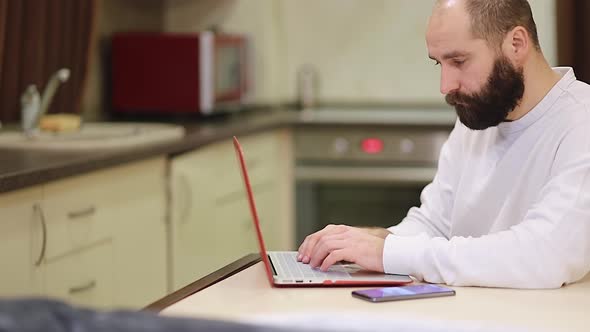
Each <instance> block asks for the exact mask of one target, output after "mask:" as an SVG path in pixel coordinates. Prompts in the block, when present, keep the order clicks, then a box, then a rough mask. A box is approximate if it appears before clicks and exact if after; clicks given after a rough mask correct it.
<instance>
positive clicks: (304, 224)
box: [296, 166, 436, 243]
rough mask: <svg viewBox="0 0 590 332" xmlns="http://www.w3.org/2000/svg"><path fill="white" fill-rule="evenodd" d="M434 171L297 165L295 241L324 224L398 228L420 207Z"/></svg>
mask: <svg viewBox="0 0 590 332" xmlns="http://www.w3.org/2000/svg"><path fill="white" fill-rule="evenodd" d="M435 172H436V168H434V167H358V166H337V167H334V166H299V167H297V169H296V179H297V182H296V214H297V243H301V242H302V241H303V240H304V239H305V236H307V235H309V234H311V233H313V232H315V231H318V230H320V229H322V228H324V227H325V226H326V225H328V224H346V225H351V226H361V227H362V226H378V227H390V226H393V225H396V224H398V223H399V222H400V221H401V220H402V219H403V218H404V217H405V216H406V214H407V212H408V210H409V209H410V208H411V207H413V206H419V205H420V193H421V192H422V189H424V187H425V186H426V185H427V184H428V183H430V181H431V180H432V179H433V177H434V174H435Z"/></svg>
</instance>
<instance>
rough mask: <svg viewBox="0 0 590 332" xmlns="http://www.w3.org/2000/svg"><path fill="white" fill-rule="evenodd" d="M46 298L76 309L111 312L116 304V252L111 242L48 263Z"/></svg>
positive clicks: (46, 268) (46, 266)
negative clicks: (107, 309) (63, 301)
mask: <svg viewBox="0 0 590 332" xmlns="http://www.w3.org/2000/svg"><path fill="white" fill-rule="evenodd" d="M40 269H41V270H42V273H43V274H44V276H45V282H44V288H45V294H46V295H47V296H50V297H55V298H59V299H63V300H65V301H68V302H70V303H72V304H74V305H81V306H90V307H99V308H112V307H113V304H114V300H113V299H114V292H113V289H114V284H113V278H114V277H113V276H114V264H113V248H112V243H111V242H110V241H106V242H103V243H99V244H97V245H95V246H93V247H90V248H87V249H85V250H81V251H77V252H73V253H69V254H68V255H65V256H62V257H60V258H59V259H57V260H54V261H47V262H46V263H44V264H42V265H41V267H40Z"/></svg>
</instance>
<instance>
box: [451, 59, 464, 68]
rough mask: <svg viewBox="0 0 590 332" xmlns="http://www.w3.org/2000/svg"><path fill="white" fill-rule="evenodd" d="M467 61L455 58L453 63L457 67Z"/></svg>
mask: <svg viewBox="0 0 590 332" xmlns="http://www.w3.org/2000/svg"><path fill="white" fill-rule="evenodd" d="M464 63H465V60H453V64H454V65H455V66H457V67H459V66H461V65H463V64H464Z"/></svg>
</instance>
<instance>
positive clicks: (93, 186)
mask: <svg viewBox="0 0 590 332" xmlns="http://www.w3.org/2000/svg"><path fill="white" fill-rule="evenodd" d="M117 189H118V187H117V186H116V185H112V184H109V183H108V180H107V179H105V178H103V177H100V176H96V175H95V174H91V175H87V176H82V177H74V178H69V179H65V180H61V181H58V182H54V183H50V184H48V185H46V186H45V188H44V200H43V204H42V213H43V217H44V219H45V223H46V232H47V241H46V251H45V258H46V259H55V258H56V257H59V256H61V255H64V254H66V253H68V252H70V251H75V250H78V249H80V248H83V247H86V246H89V245H91V244H93V243H97V242H100V241H104V240H107V239H110V238H111V232H112V231H111V230H112V225H111V220H109V218H107V217H106V216H105V213H107V212H108V211H107V210H108V209H109V201H110V196H111V193H112V192H115V191H117Z"/></svg>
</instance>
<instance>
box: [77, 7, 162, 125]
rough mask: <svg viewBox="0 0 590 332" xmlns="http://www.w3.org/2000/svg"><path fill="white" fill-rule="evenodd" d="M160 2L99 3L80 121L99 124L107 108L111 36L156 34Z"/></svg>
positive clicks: (158, 24) (160, 15) (160, 26)
mask: <svg viewBox="0 0 590 332" xmlns="http://www.w3.org/2000/svg"><path fill="white" fill-rule="evenodd" d="M163 12H164V10H163V4H162V0H142V1H133V0H131V1H130V0H101V1H99V5H98V15H99V19H98V26H97V27H96V29H97V31H96V38H95V40H94V41H93V45H92V48H93V50H94V51H93V52H94V55H93V57H92V60H91V61H92V63H91V64H90V68H89V69H90V70H89V72H88V78H87V79H88V81H87V83H86V91H85V94H84V98H83V100H82V109H83V113H82V116H83V119H84V120H101V119H103V118H104V117H105V115H106V113H107V111H108V108H109V105H108V103H109V97H108V87H107V84H108V81H109V79H108V62H109V58H108V53H109V40H110V36H111V34H112V33H113V32H116V31H126V30H149V31H159V30H162V26H163V14H162V13H163Z"/></svg>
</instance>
